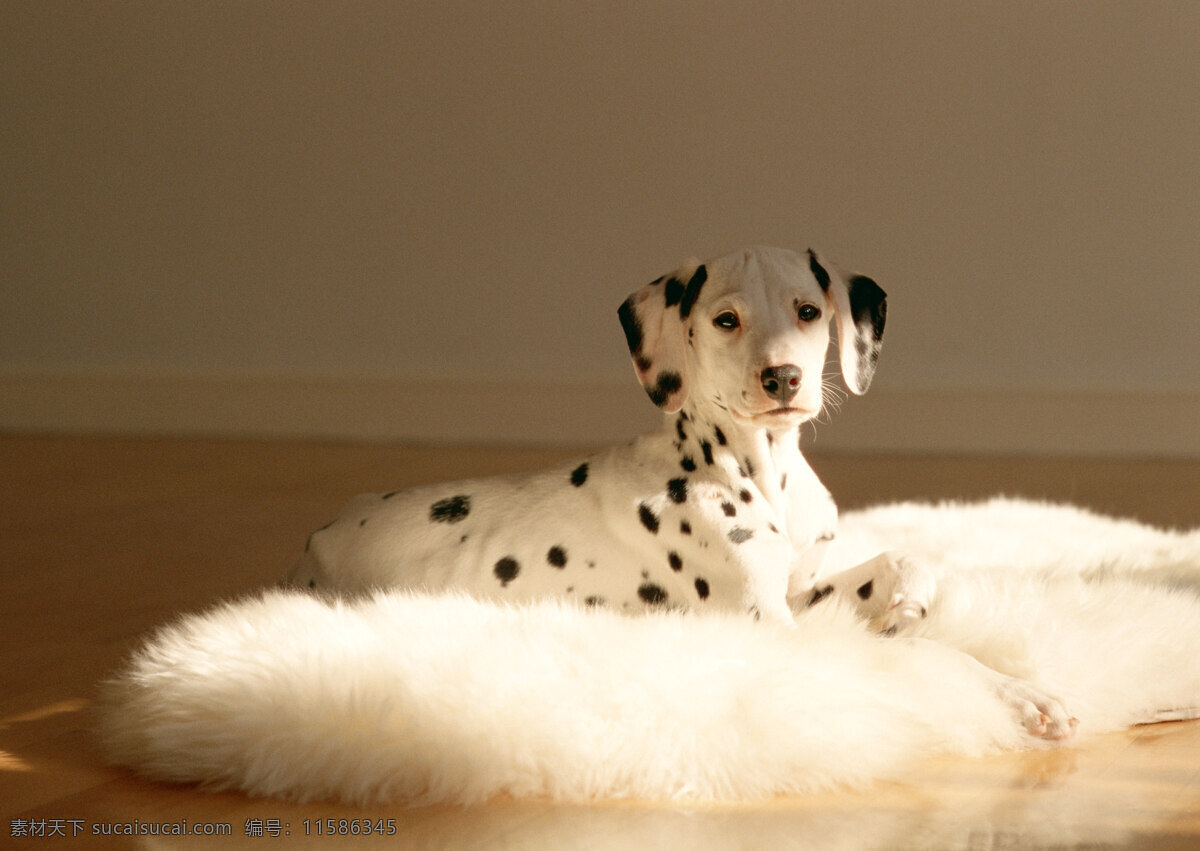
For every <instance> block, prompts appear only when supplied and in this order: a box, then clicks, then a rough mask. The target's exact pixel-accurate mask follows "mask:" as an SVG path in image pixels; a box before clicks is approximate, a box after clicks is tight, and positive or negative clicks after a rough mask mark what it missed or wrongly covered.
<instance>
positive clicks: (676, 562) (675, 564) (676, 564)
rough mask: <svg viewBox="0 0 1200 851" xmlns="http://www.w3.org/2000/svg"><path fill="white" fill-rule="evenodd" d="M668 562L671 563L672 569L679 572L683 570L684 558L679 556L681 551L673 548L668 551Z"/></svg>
mask: <svg viewBox="0 0 1200 851" xmlns="http://www.w3.org/2000/svg"><path fill="white" fill-rule="evenodd" d="M667 564H669V565H671V570H673V571H675V572H676V573H678V572H679V571H681V570H683V559H681V558H680V557H679V553H677V552H675V551H674V550H672V551H671V552H669V553H667Z"/></svg>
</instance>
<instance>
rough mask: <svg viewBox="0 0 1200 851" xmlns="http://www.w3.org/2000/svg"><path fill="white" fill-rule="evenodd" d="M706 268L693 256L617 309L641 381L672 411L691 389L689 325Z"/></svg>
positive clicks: (652, 396)
mask: <svg viewBox="0 0 1200 851" xmlns="http://www.w3.org/2000/svg"><path fill="white" fill-rule="evenodd" d="M707 279H708V270H707V269H705V267H704V266H703V264H701V263H699V262H698V261H695V260H691V261H688V262H687V263H685V264H684V265H683V266H681V267H680V268H679V269H677V270H676V271H675V272H673V273H672V274H670V275H664V276H663V277H661V278H659V279H658V280H657V281H652V282H651V283H649V284H646V286H644V287H642V288H641V289H640V290H638V291H637V292H635V293H633V294H632V295H630V296H629V298H627V299H625V301H624V302H623V303H622V304H621V307H620V308H619V309H618V310H617V315H618V316H619V317H620V319H621V327H622V328H624V329H625V341H626V342H627V343H628V344H629V356H630V357H631V358H632V359H633V368H634V370H635V371H636V372H637V377H638V381H640V382H641V383H642V387H644V388H645V390H646V394H647V395H648V396H649V397H650V401H651V402H653V403H654V404H655V405H657V406H658V407H659V408H661V409H662V410H663V412H665V413H668V414H673V413H675V412H676V411H678V410H679V409H680V408H682V407H683V403H684V402H685V401H687V394H688V384H689V382H688V358H687V325H688V318H689V317H690V315H691V311H692V307H693V305H695V303H696V299H697V297H699V295H700V289H701V288H702V287H703V286H704V282H705V281H706V280H707Z"/></svg>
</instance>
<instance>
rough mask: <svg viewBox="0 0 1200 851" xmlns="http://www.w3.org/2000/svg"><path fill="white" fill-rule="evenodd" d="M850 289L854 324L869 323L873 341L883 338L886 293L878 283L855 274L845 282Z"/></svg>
mask: <svg viewBox="0 0 1200 851" xmlns="http://www.w3.org/2000/svg"><path fill="white" fill-rule="evenodd" d="M846 287H847V289H849V291H850V315H851V316H853V317H854V324H855V325H856V326H860V327H861V326H863V325H870V326H871V336H872V337H873V339H874V340H875V342H879V341H880V340H882V339H883V326H884V324H885V323H886V322H887V294H886V293H884V291H883V290H882V289H881V288H880V286H879V284H877V283H875V282H874V281H872V280H871V279H870V278H868V277H865V276H863V275H855V276H853V277H852V278H851V279H850V280H849V281H847V282H846Z"/></svg>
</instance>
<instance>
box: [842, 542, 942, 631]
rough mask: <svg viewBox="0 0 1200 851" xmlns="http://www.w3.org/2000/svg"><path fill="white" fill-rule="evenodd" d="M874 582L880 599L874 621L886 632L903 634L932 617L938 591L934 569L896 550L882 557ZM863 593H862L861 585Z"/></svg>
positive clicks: (877, 626) (873, 617)
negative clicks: (930, 614) (931, 613)
mask: <svg viewBox="0 0 1200 851" xmlns="http://www.w3.org/2000/svg"><path fill="white" fill-rule="evenodd" d="M872 585H873V588H872V589H871V590H872V591H873V593H872V596H873V597H875V601H876V602H875V606H874V611H873V612H872V613H871V625H872V626H873V627H874V628H875V629H877V630H878V631H879V632H881V633H883V634H884V635H897V634H900V633H902V632H904V631H905V630H907V629H908V628H909V627H911V626H913V625H914V624H917V623H920V622H921V621H922V620H924V619H925V618H926V617H928V616H929V611H930V609H931V607H932V606H933V598H934V595H935V594H936V593H937V580H936V579H935V578H934V575H933V571H932V570H930V569H929V568H928V567H926V566H925V565H924V564H922V563H921V562H919V561H915V560H913V559H910V558H908V557H906V556H903V555H900V554H899V553H893V552H887V553H883V554H882V555H881V556H879V557H878V571H877V574H876V576H875V577H873V579H872ZM859 593H860V596H861V593H862V592H861V589H860V592H859Z"/></svg>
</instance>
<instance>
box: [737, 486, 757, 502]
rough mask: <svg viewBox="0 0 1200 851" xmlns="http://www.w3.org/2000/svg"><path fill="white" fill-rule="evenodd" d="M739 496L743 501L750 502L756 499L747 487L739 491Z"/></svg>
mask: <svg viewBox="0 0 1200 851" xmlns="http://www.w3.org/2000/svg"><path fill="white" fill-rule="evenodd" d="M738 498H739V499H740V500H741V501H742V502H750V500H752V499H754V497H753V496H751V495H750V491H748V490H746V489H745V488H742V489H741V490H740V491H738Z"/></svg>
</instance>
